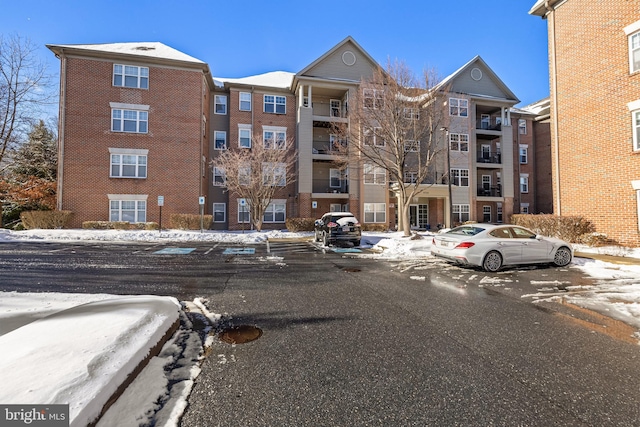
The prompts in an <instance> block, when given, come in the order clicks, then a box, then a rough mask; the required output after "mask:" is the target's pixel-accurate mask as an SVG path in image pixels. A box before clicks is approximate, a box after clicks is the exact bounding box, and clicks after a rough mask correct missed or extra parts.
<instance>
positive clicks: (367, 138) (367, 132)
mask: <svg viewBox="0 0 640 427" xmlns="http://www.w3.org/2000/svg"><path fill="white" fill-rule="evenodd" d="M362 132H363V136H364V139H363V142H364V145H369V146H376V147H384V146H385V142H384V138H382V135H380V128H373V129H372V128H364V129H363V131H362Z"/></svg>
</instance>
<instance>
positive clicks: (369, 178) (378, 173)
mask: <svg viewBox="0 0 640 427" xmlns="http://www.w3.org/2000/svg"><path fill="white" fill-rule="evenodd" d="M363 172H364V183H365V184H383V185H384V184H386V182H387V172H386V171H385V170H384V168H381V167H380V166H377V165H372V164H371V163H365V165H364V167H363Z"/></svg>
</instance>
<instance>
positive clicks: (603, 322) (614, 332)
mask: <svg viewBox="0 0 640 427" xmlns="http://www.w3.org/2000/svg"><path fill="white" fill-rule="evenodd" d="M561 303H562V304H563V305H565V306H567V307H570V308H571V309H572V310H575V311H576V312H578V313H581V314H583V315H584V317H586V318H587V319H589V320H587V319H580V318H578V317H574V316H569V315H565V314H560V313H558V314H560V315H562V316H563V317H565V318H567V319H569V320H571V321H573V322H575V323H577V324H579V325H582V326H584V327H586V328H589V329H591V330H594V331H597V332H600V333H602V334H605V335H608V336H610V337H612V338H615V339H618V340H621V341H624V342H628V343H630V344H635V345H638V344H639V342H638V338H637V337H634V334H635V333H636V332H637V331H636V329H635V328H633V327H632V326H630V325H627V324H626V323H624V322H621V321H619V320H616V319H612V318H610V317H607V316H605V315H603V314H600V313H598V312H596V311H593V310H589V309H588V308H584V307H579V306H577V305H575V304H571V303H570V302H567V301H566V300H565V299H564V298H562V302H561Z"/></svg>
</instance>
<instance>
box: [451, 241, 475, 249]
mask: <svg viewBox="0 0 640 427" xmlns="http://www.w3.org/2000/svg"><path fill="white" fill-rule="evenodd" d="M474 245H475V243H472V242H462V243H460V244H459V245H458V246H456V247H455V249H468V248H470V247H472V246H474Z"/></svg>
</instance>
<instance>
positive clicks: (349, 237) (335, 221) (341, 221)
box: [314, 212, 362, 246]
mask: <svg viewBox="0 0 640 427" xmlns="http://www.w3.org/2000/svg"><path fill="white" fill-rule="evenodd" d="M361 235H362V232H361V227H360V223H359V222H358V220H357V219H356V217H355V216H353V214H352V213H351V212H328V213H326V214H324V215H322V218H320V219H317V220H316V226H315V238H314V241H315V242H320V241H322V244H323V245H325V246H329V245H330V244H334V243H336V242H344V241H348V242H351V243H353V246H360V238H361Z"/></svg>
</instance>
